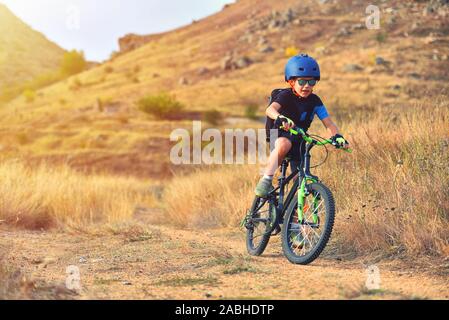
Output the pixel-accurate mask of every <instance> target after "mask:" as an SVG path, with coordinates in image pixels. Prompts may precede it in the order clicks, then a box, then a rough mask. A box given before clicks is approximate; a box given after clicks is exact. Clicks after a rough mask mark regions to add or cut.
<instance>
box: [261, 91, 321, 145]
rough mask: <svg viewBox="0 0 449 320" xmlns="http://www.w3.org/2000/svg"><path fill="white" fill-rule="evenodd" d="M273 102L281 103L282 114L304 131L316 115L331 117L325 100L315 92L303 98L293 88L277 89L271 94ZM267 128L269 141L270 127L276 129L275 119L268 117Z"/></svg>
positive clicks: (271, 101)
mask: <svg viewBox="0 0 449 320" xmlns="http://www.w3.org/2000/svg"><path fill="white" fill-rule="evenodd" d="M273 102H277V103H279V104H280V105H281V108H280V110H279V113H280V114H281V115H283V116H285V117H287V118H289V119H291V120H292V121H293V122H294V123H295V125H297V126H298V127H300V128H302V129H303V130H304V131H307V130H309V127H310V125H311V124H312V121H313V119H314V117H315V115H317V116H318V117H319V118H320V119H321V120H323V119H325V118H327V117H329V114H328V112H327V110H326V107H325V106H324V104H323V102H322V101H321V99H320V98H319V97H318V96H317V95H316V94H313V93H312V94H311V95H310V96H308V97H307V98H301V97H298V96H296V95H295V94H294V93H293V90H292V89H291V88H288V89H276V90H274V91H273V92H272V94H271V99H270V105H271V103H273ZM265 128H266V130H267V141H269V140H270V138H269V137H270V129H274V120H273V119H271V118H269V117H267V122H266V125H265Z"/></svg>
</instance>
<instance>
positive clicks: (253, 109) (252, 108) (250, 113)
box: [245, 104, 259, 120]
mask: <svg viewBox="0 0 449 320" xmlns="http://www.w3.org/2000/svg"><path fill="white" fill-rule="evenodd" d="M258 110H259V107H258V106H257V105H255V104H251V105H248V106H247V107H246V108H245V117H247V118H248V119H253V120H254V119H257V111H258Z"/></svg>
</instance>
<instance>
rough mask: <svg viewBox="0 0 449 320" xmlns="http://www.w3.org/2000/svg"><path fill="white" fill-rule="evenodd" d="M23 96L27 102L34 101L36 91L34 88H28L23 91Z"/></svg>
mask: <svg viewBox="0 0 449 320" xmlns="http://www.w3.org/2000/svg"><path fill="white" fill-rule="evenodd" d="M23 96H24V97H25V101H26V102H27V103H32V102H34V100H35V99H36V92H35V91H34V90H30V89H27V90H25V91H24V92H23Z"/></svg>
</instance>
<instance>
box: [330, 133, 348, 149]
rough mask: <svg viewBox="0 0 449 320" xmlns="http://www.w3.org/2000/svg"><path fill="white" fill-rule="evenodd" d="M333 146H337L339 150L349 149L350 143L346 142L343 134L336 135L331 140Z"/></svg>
mask: <svg viewBox="0 0 449 320" xmlns="http://www.w3.org/2000/svg"><path fill="white" fill-rule="evenodd" d="M331 140H332V145H333V146H335V147H336V148H337V149H340V148H343V149H348V148H349V142H348V141H346V139H345V138H344V137H343V136H342V135H341V134H338V133H337V134H336V135H335V136H333V137H332V138H331Z"/></svg>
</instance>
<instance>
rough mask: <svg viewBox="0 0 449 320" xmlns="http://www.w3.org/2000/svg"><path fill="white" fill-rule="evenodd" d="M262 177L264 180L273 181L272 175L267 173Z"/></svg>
mask: <svg viewBox="0 0 449 320" xmlns="http://www.w3.org/2000/svg"><path fill="white" fill-rule="evenodd" d="M263 178H264V179H265V180H269V181H273V176H267V175H264V176H263Z"/></svg>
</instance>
